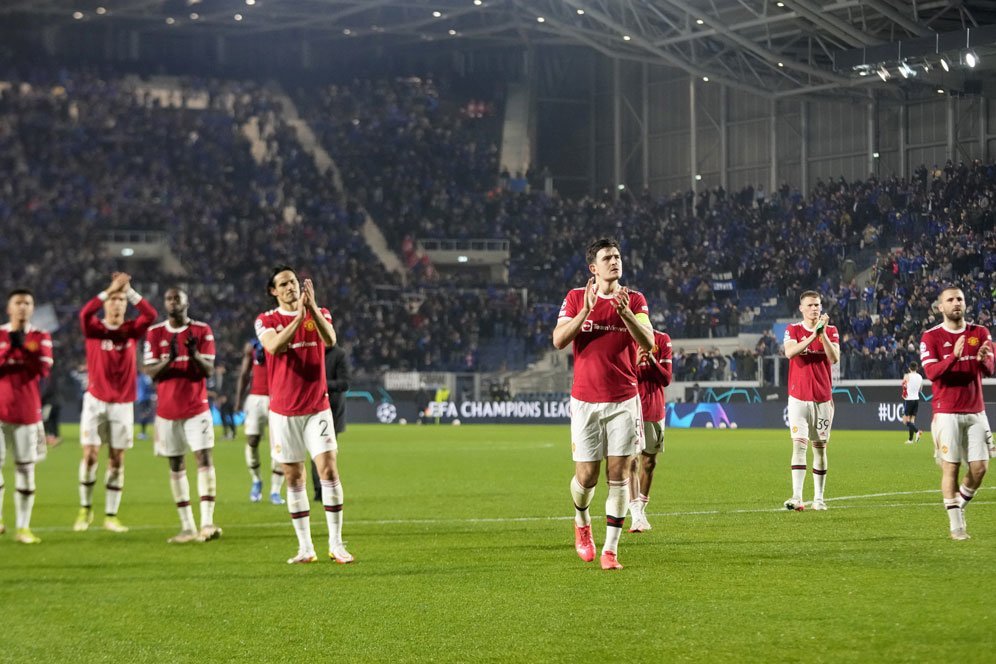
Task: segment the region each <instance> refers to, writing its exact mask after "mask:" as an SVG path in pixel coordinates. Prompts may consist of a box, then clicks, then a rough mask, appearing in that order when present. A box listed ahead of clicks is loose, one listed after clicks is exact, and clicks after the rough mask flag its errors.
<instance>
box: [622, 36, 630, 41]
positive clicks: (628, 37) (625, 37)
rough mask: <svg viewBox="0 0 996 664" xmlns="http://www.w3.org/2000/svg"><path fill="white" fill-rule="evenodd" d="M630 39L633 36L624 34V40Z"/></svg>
mask: <svg viewBox="0 0 996 664" xmlns="http://www.w3.org/2000/svg"><path fill="white" fill-rule="evenodd" d="M630 39H632V37H630V36H629V35H623V41H629V40H630Z"/></svg>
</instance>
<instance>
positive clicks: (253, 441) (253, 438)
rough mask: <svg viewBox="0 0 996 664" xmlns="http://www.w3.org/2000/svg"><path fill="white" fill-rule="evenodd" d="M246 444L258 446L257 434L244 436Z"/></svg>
mask: <svg viewBox="0 0 996 664" xmlns="http://www.w3.org/2000/svg"><path fill="white" fill-rule="evenodd" d="M246 444H247V445H248V446H249V447H259V436H246Z"/></svg>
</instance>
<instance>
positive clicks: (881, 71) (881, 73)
mask: <svg viewBox="0 0 996 664" xmlns="http://www.w3.org/2000/svg"><path fill="white" fill-rule="evenodd" d="M875 73H876V74H878V77H879V78H880V79H882V80H883V81H888V80H889V79H890V78H892V74H890V73H889V70H888V69H886V68H885V65H882V66H881V67H879V68H878V71H876V72H875Z"/></svg>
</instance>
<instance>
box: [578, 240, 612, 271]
mask: <svg viewBox="0 0 996 664" xmlns="http://www.w3.org/2000/svg"><path fill="white" fill-rule="evenodd" d="M618 248H619V243H618V242H616V241H615V240H613V239H611V238H607V237H603V238H599V239H597V240H595V241H594V242H592V243H591V244H589V245H588V251H587V252H586V253H585V259H586V260H587V261H588V265H591V264H592V263H594V262H595V257H596V256H598V252H599V251H601V250H602V249H618Z"/></svg>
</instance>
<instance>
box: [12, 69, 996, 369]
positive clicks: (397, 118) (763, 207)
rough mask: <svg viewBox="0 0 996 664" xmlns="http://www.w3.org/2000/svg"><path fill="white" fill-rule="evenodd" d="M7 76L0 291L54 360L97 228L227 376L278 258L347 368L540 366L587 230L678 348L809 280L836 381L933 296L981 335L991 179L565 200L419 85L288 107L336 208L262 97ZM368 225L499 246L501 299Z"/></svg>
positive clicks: (973, 174) (72, 335) (112, 80)
mask: <svg viewBox="0 0 996 664" xmlns="http://www.w3.org/2000/svg"><path fill="white" fill-rule="evenodd" d="M6 80H8V81H9V82H10V83H12V85H11V86H9V87H7V88H6V89H4V90H3V92H2V93H0V179H2V184H0V223H3V224H4V228H5V229H6V232H5V233H4V234H3V236H2V237H0V243H2V247H3V249H5V250H6V251H7V252H8V255H19V256H21V257H23V260H22V261H20V262H17V263H15V262H12V261H11V262H7V263H5V271H6V274H5V275H4V278H5V281H7V282H8V283H27V284H29V285H31V286H32V287H33V288H35V290H36V292H37V293H38V299H39V301H41V302H51V303H54V304H55V307H56V308H55V311H56V313H57V316H58V325H59V331H58V333H57V335H56V343H57V346H58V351H57V352H58V355H59V356H60V357H61V358H68V362H67V360H66V359H62V360H60V361H62V362H66V366H76V365H77V364H78V363H79V360H80V358H81V357H82V344H81V342H80V339H79V333H78V330H77V327H76V325H75V314H76V311H77V310H78V307H79V306H80V304H81V303H82V302H85V301H86V300H87V299H88V298H89V297H91V296H92V294H93V293H95V292H96V291H97V290H99V289H100V288H101V287H102V286H103V282H104V280H106V275H108V274H110V272H111V271H112V270H113V269H115V268H116V267H118V266H119V264H120V262H121V259H120V258H118V257H112V256H106V255H103V254H102V252H101V249H100V247H101V242H102V240H103V239H104V234H105V233H106V232H107V231H113V230H150V231H159V232H165V233H166V235H167V236H168V242H169V246H170V249H171V251H172V252H173V254H174V255H175V256H176V258H177V259H178V261H179V264H180V265H181V266H182V268H183V269H184V271H185V274H184V275H176V274H170V273H169V271H168V269H165V268H164V267H162V266H161V267H159V268H151V267H148V266H143V267H142V268H141V269H137V270H136V269H132V271H133V272H135V273H136V285H137V286H138V287H141V288H144V289H146V290H147V291H149V293H150V295H151V294H153V290H154V289H156V288H164V287H165V285H166V284H169V283H173V282H180V283H182V284H184V285H186V286H187V288H188V290H189V291H190V294H191V300H192V301H191V311H192V314H193V315H194V317H201V318H204V319H205V320H208V321H209V322H210V323H211V324H212V325H214V326H215V328H216V329H217V330H218V337H219V349H218V353H219V357H220V358H221V361H222V362H224V363H227V364H229V365H230V366H234V365H235V364H236V363H237V361H238V357H239V352H240V348H241V345H242V343H243V342H244V341H245V340H246V339H247V338H248V337H249V336H250V334H251V330H250V325H251V322H252V320H253V317H254V315H255V314H256V313H257V312H258V311H260V310H262V309H265V308H267V307H269V306H271V302H272V300H271V299H270V298H268V297H267V294H266V292H265V290H264V284H265V280H266V276H267V270H268V268H269V267H270V266H271V265H273V264H276V263H280V262H288V263H291V264H293V265H298V266H300V267H301V269H302V272H303V273H305V274H307V275H308V276H310V277H312V278H313V279H314V280H315V283H316V288H317V289H318V292H319V296H320V297H321V298H324V299H325V300H326V301H327V303H328V305H329V306H330V308H331V310H332V312H333V316H334V317H335V318H336V320H337V321H338V323H337V324H338V326H339V331H340V338H342V339H343V340H344V341H345V342H346V344H347V345H348V346H350V348H351V355H352V361H353V363H354V365H355V366H356V368H357V369H358V370H360V371H361V372H376V371H378V370H382V369H383V368H387V367H389V368H392V369H398V370H405V369H436V370H473V369H478V368H497V367H494V366H482V364H481V356H482V349H483V348H484V347H485V346H486V345H488V344H489V343H491V342H492V341H494V340H502V339H508V338H518V339H522V340H523V341H524V344H525V352H526V355H527V356H532V355H535V354H537V353H539V352H541V351H543V350H545V349H547V348H549V334H550V330H551V329H552V327H553V325H554V322H555V320H554V319H555V317H556V312H557V310H558V306H559V303H560V300H561V299H562V298H563V295H564V293H565V292H566V291H567V290H568V289H569V288H571V287H575V286H577V285H579V284H582V283H584V281H585V279H586V277H587V274H586V266H585V265H584V264H583V263H584V259H583V256H582V255H581V251H580V249H579V248H580V247H583V246H584V245H585V244H587V242H588V241H589V240H590V239H591V238H592V237H595V236H598V235H617V236H618V237H619V239H620V241H621V242H622V245H623V247H622V248H623V255H624V257H625V259H626V274H627V277H626V281H627V282H628V283H631V284H633V285H634V286H636V287H638V288H639V289H640V290H642V291H643V292H644V293H645V295H646V296H647V298H648V301H649V303H650V308H651V312H652V315H653V320H654V323H655V325H656V326H657V327H658V328H660V329H662V330H664V331H666V332H668V333H669V334H670V335H671V336H672V337H673V338H674V339H675V340H680V339H683V338H703V337H722V336H735V335H736V334H737V333H738V332H739V331H740V330H741V329H742V328H743V326H744V325H745V324H748V323H750V322H751V320H752V318H753V315H754V312H753V306H751V305H747V304H744V303H742V301H741V297H740V296H741V294H743V293H746V292H749V291H755V292H765V293H774V294H776V295H777V296H778V297H779V299H781V300H782V301H784V302H786V303H787V305H788V307H787V310H786V311H785V312H784V313H785V315H789V316H792V315H794V307H793V303H794V301H795V298H796V294H797V293H798V292H799V291H800V290H802V289H803V288H804V287H811V286H816V287H817V288H818V289H819V290H821V292H823V293H825V300H824V302H825V305H826V308H827V310H828V313H829V314H830V316H831V319H832V320H833V321H834V322H835V324H836V325H837V326H838V327H839V329H840V331H841V341H842V350H843V357H842V362H843V367H844V375H845V376H846V377H849V378H851V377H853V378H875V377H882V378H891V377H898V376H900V375H901V374H902V371H901V368H902V367H903V366H904V364H905V363H906V362H907V361H908V360H909V359H910V358H915V357H916V351H917V349H916V343H917V339H918V338H919V334H920V332H921V330H922V329H924V328H925V327H927V326H929V324H930V321H931V311H930V304H931V302H932V301H933V299H934V297H935V296H936V294H937V290H938V287H939V285H940V284H941V283H943V282H944V281H946V280H947V279H950V278H957V279H959V280H960V281H961V282H962V283H963V285H964V287H965V291H966V294H967V295H968V298H969V300H970V304H971V306H972V308H973V314H974V318H975V320H977V321H978V322H980V323H982V324H988V323H989V322H991V314H990V311H991V307H992V304H993V298H994V295H993V294H994V290H996V276H994V275H996V234H994V231H993V230H992V229H993V223H992V221H993V220H992V217H991V215H992V212H991V208H992V207H993V204H994V202H996V198H994V192H996V169H994V167H993V165H990V164H967V165H966V164H951V163H949V164H946V165H944V166H942V167H939V168H935V169H932V170H927V169H926V168H921V169H920V170H918V171H917V173H916V174H915V176H914V177H913V178H912V179H910V180H908V181H905V180H899V179H895V178H887V179H879V178H869V179H868V180H864V181H859V182H845V181H843V180H834V181H824V182H820V183H819V184H818V185H817V186H816V187H815V188H814V190H813V191H812V192H811V193H810V196H809V198H808V199H806V200H803V199H802V197H801V196H800V195H799V193H798V192H797V191H795V190H793V189H791V188H789V187H788V186H784V187H782V188H780V189H778V190H777V191H774V192H770V193H766V192H764V191H763V189H760V188H758V189H754V188H751V187H748V188H745V189H743V190H741V191H739V192H728V191H724V190H723V189H721V188H716V189H712V190H707V191H703V192H701V193H699V194H697V195H696V194H693V193H690V192H680V193H675V194H673V195H669V196H662V197H657V198H655V197H653V196H651V195H650V194H649V193H646V192H643V193H636V192H630V191H626V192H623V193H622V194H621V195H618V196H615V195H612V194H610V193H609V192H602V194H601V195H596V196H588V197H584V198H581V199H579V200H568V199H565V198H561V197H559V196H557V195H555V194H554V195H550V194H549V192H547V191H542V190H538V189H537V190H533V191H523V187H520V186H515V187H511V186H509V184H508V183H509V180H508V179H507V178H501V177H499V170H500V168H499V164H498V156H497V155H498V149H497V138H496V135H497V134H496V127H495V123H494V117H493V116H494V115H495V114H491V113H489V112H487V109H492V108H494V107H495V106H496V105H497V104H498V103H499V102H498V100H489V101H487V102H486V103H482V104H481V105H479V106H476V107H475V108H476V110H475V112H474V113H468V112H467V108H468V106H467V105H464V104H462V103H460V102H459V101H453V100H452V99H449V98H447V95H448V88H447V85H446V84H445V83H442V82H439V81H438V80H435V79H432V78H430V77H425V78H408V79H395V80H380V81H354V82H351V83H348V84H343V85H337V86H328V87H325V88H322V89H320V90H318V91H317V92H316V93H314V94H311V95H307V99H306V102H305V103H302V106H303V107H304V108H305V112H306V114H307V117H308V119H309V122H311V123H312V124H313V126H314V127H315V129H316V133H317V134H318V135H319V137H320V138H321V140H322V142H323V144H324V145H325V146H326V147H327V148H328V149H329V152H330V153H331V155H332V157H333V158H334V159H335V161H336V163H337V164H338V166H339V169H340V172H341V173H342V177H343V182H344V186H345V188H346V190H347V191H348V192H349V195H348V196H347V195H346V194H344V193H343V192H342V191H339V190H337V189H336V188H335V186H334V184H333V182H332V179H331V178H330V177H328V176H327V175H326V174H323V173H321V172H320V171H319V170H318V168H317V167H316V166H315V163H314V160H313V158H312V157H311V156H310V155H309V154H308V153H307V152H306V151H305V150H304V149H303V148H302V147H301V145H300V143H299V141H298V139H297V136H296V134H295V132H294V130H293V129H292V128H291V127H290V125H289V124H288V123H287V122H286V119H285V117H284V111H283V109H282V108H281V107H280V104H279V103H278V102H277V101H275V98H274V96H273V95H272V94H270V93H268V92H267V91H266V90H265V89H263V88H262V87H261V86H258V85H255V84H251V83H230V82H229V83H219V82H204V81H193V82H188V83H187V85H189V89H190V93H191V94H194V93H197V92H203V91H205V90H207V91H208V96H209V102H208V104H207V108H205V109H198V110H194V109H190V108H185V107H182V106H181V107H178V108H177V107H169V106H164V105H163V104H162V103H160V101H159V100H158V99H157V98H154V97H153V96H150V95H142V94H138V93H136V91H135V90H134V89H132V88H131V87H129V86H128V85H127V84H125V83H124V82H123V80H122V79H120V78H119V77H116V76H114V75H99V74H97V73H94V72H89V71H73V72H72V73H67V72H65V71H59V72H44V73H41V74H38V73H32V74H29V75H26V76H25V75H21V74H11V75H8V76H7V77H6ZM481 109H485V110H481ZM250 118H256V119H257V120H258V121H259V122H260V124H261V132H260V134H261V136H262V137H263V138H262V140H263V141H264V143H265V150H264V151H263V155H262V157H261V158H260V159H259V160H258V161H257V160H254V158H253V155H252V147H253V146H252V145H251V142H250V140H249V139H248V138H247V137H246V136H245V134H244V132H243V131H242V128H243V125H244V124H245V123H246V122H247V121H248V120H249V119H250ZM517 181H518V179H517ZM367 212H369V213H370V214H371V215H372V217H373V218H374V219H375V221H376V223H377V224H378V225H379V226H380V227H381V228H382V229H383V231H384V233H385V235H386V236H387V238H388V240H389V243H390V245H391V246H392V248H394V249H395V250H396V251H397V252H398V253H399V254H400V255H402V256H404V255H405V254H406V251H405V248H406V247H407V248H408V250H409V251H408V253H413V252H411V251H410V249H411V246H412V244H413V241H414V240H417V239H420V238H442V237H445V238H472V237H490V238H499V239H507V240H509V242H510V245H511V254H512V260H511V263H510V265H509V284H508V285H507V287H506V286H505V285H501V286H498V285H495V284H488V283H478V282H476V281H475V280H474V278H471V277H466V278H459V277H453V276H452V275H441V274H440V273H439V272H437V271H436V270H433V269H432V267H431V264H430V263H428V262H427V261H425V260H412V261H410V262H409V265H408V267H409V268H410V272H409V274H408V275H405V277H407V283H408V284H409V285H408V286H407V287H406V286H405V285H404V284H405V282H406V279H404V278H403V276H402V275H398V274H394V273H391V272H390V271H388V270H386V269H385V268H384V266H383V265H382V264H381V262H380V260H379V259H378V258H377V257H376V256H375V255H374V253H373V252H372V251H371V249H370V248H369V246H368V244H367V242H366V241H365V239H364V237H363V234H362V232H361V229H362V225H363V223H364V220H365V218H366V214H367ZM67 222H68V223H67ZM798 238H806V242H799V241H798ZM892 247H899V249H898V250H893V249H892ZM862 250H865V251H871V252H877V253H878V261H877V269H876V279H875V281H874V282H873V284H872V285H870V286H867V287H859V285H858V283H857V282H856V281H855V280H854V279H845V278H843V277H842V272H841V269H840V268H841V263H842V260H843V259H844V257H845V256H851V255H854V254H855V253H857V252H859V251H862ZM167 267H168V266H167ZM523 288H525V289H528V302H524V301H523V299H522V297H521V296H520V293H521V291H520V290H519V289H523ZM777 347H778V344H777V341H776V340H772V339H770V338H767V337H766V338H762V341H761V343H759V344H758V345H757V347H756V348H753V349H741V350H739V351H737V352H736V353H734V354H731V355H729V356H722V355H719V354H718V353H716V352H713V351H709V350H701V349H694V350H690V351H689V352H688V353H684V352H682V353H681V354H680V356H679V355H676V362H675V376H676V379H685V380H700V381H701V380H709V379H710V377H713V376H730V377H737V378H749V377H752V376H753V375H756V371H757V366H758V364H759V362H760V360H759V357H761V356H764V355H770V354H775V353H777V352H778V351H777ZM707 376H708V377H707Z"/></svg>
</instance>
